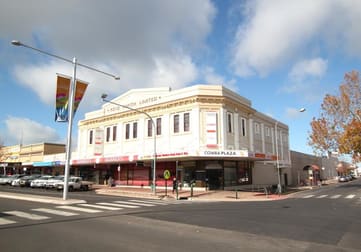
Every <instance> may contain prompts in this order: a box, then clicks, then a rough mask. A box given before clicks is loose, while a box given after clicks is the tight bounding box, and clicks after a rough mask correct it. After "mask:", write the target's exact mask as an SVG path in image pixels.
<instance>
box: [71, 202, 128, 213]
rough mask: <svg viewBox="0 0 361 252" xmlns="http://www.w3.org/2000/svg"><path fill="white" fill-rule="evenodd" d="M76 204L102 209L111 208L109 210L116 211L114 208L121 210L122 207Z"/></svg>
mask: <svg viewBox="0 0 361 252" xmlns="http://www.w3.org/2000/svg"><path fill="white" fill-rule="evenodd" d="M78 206H84V207H93V208H98V209H103V210H111V211H116V210H122V209H123V208H120V207H111V206H101V205H98V203H97V204H79V205H78Z"/></svg>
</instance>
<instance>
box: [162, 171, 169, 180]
mask: <svg viewBox="0 0 361 252" xmlns="http://www.w3.org/2000/svg"><path fill="white" fill-rule="evenodd" d="M163 176H164V179H167V180H168V179H169V178H170V171H169V170H165V171H164V173H163Z"/></svg>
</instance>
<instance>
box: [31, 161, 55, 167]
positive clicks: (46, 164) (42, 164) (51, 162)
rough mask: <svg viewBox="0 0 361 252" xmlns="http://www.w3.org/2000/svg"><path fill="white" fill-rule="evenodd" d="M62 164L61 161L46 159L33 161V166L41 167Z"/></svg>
mask: <svg viewBox="0 0 361 252" xmlns="http://www.w3.org/2000/svg"><path fill="white" fill-rule="evenodd" d="M59 165H62V162H61V161H48V162H34V163H33V166H34V167H39V166H40V167H43V166H59Z"/></svg>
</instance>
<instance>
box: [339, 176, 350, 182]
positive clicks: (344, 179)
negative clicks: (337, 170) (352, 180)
mask: <svg viewBox="0 0 361 252" xmlns="http://www.w3.org/2000/svg"><path fill="white" fill-rule="evenodd" d="M348 181H349V179H348V178H347V177H346V176H340V177H339V178H338V182H348Z"/></svg>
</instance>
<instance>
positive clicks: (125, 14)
mask: <svg viewBox="0 0 361 252" xmlns="http://www.w3.org/2000/svg"><path fill="white" fill-rule="evenodd" d="M0 4H1V9H0V24H1V25H0V101H1V105H2V106H0V143H2V144H4V145H13V144H18V143H23V144H30V143H39V142H44V141H45V142H59V143H66V141H65V138H66V131H67V125H66V124H64V123H56V122H54V105H55V104H54V103H55V88H56V73H61V74H65V75H70V76H71V75H72V69H73V66H72V64H69V63H66V62H62V61H59V60H57V59H55V58H51V57H48V56H45V55H41V54H39V53H37V52H35V51H32V50H29V49H26V48H23V47H15V46H12V45H11V43H10V42H11V40H14V39H16V40H20V41H21V42H23V43H25V44H28V45H31V46H33V47H36V48H39V49H42V50H45V51H48V52H50V53H53V54H57V55H61V56H63V57H65V58H69V59H72V58H73V57H76V58H77V59H78V61H79V62H80V63H83V64H86V65H90V66H93V67H95V68H98V69H101V70H104V71H107V72H109V73H112V74H114V75H119V76H120V80H118V81H116V80H113V79H112V78H109V77H108V76H105V75H101V74H99V73H96V72H92V71H89V70H86V69H83V68H80V67H79V68H78V72H77V77H78V78H79V79H81V80H84V81H87V82H89V83H90V85H89V87H88V89H87V93H86V95H85V97H84V99H83V101H82V103H81V104H80V107H79V110H78V111H77V114H76V115H75V118H74V120H75V121H74V131H73V133H74V139H75V141H74V142H75V143H76V129H77V127H76V126H77V122H78V120H80V119H82V118H84V113H86V112H89V111H92V110H96V109H99V108H100V107H101V105H102V102H101V101H100V98H99V97H100V95H101V94H102V93H107V94H109V97H110V98H112V97H116V96H118V95H121V94H122V93H124V92H126V91H128V90H129V89H132V88H147V87H164V86H170V87H172V89H178V88H182V87H185V86H189V85H193V84H199V83H202V84H223V85H225V86H227V87H228V88H230V89H232V90H233V91H235V92H237V93H239V94H240V95H242V96H244V97H246V98H247V99H250V100H251V101H252V106H253V107H254V108H255V109H257V110H258V111H260V112H263V113H265V114H267V115H270V116H272V117H274V118H275V119H277V120H279V121H281V122H283V123H285V124H287V125H288V126H289V131H290V145H291V149H292V150H295V151H300V152H305V153H312V149H311V147H310V146H308V145H307V142H308V135H309V132H310V121H311V120H312V118H313V117H318V116H319V113H320V105H321V103H322V99H323V97H324V95H325V94H327V93H330V94H337V89H338V86H339V84H340V83H341V82H342V81H343V76H344V74H345V73H346V72H349V71H352V70H360V63H361V29H359V24H360V23H361V1H358V0H303V1H289V0H273V1H267V0H263V1H261V0H260V1H258V0H252V1H241V0H240V1H236V0H234V1H231V0H217V1H211V0H179V1H176V0H174V1H169V0H152V1H142V0H139V1H133V0H123V1H111V0H107V1H95V0H89V1H85V0H77V1H74V0H73V1H70V0H69V1H67V0H65V1H62V3H61V4H59V3H58V2H57V1H55V0H54V1H52V0H50V1H45V0H44V1H41V0H35V1H31V2H30V1H29V2H27V1H25V2H24V1H17V0H12V1H8V0H0ZM54 6H56V8H55V7H54ZM303 107H304V108H306V111H305V112H303V113H300V112H298V110H299V109H300V108H303Z"/></svg>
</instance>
